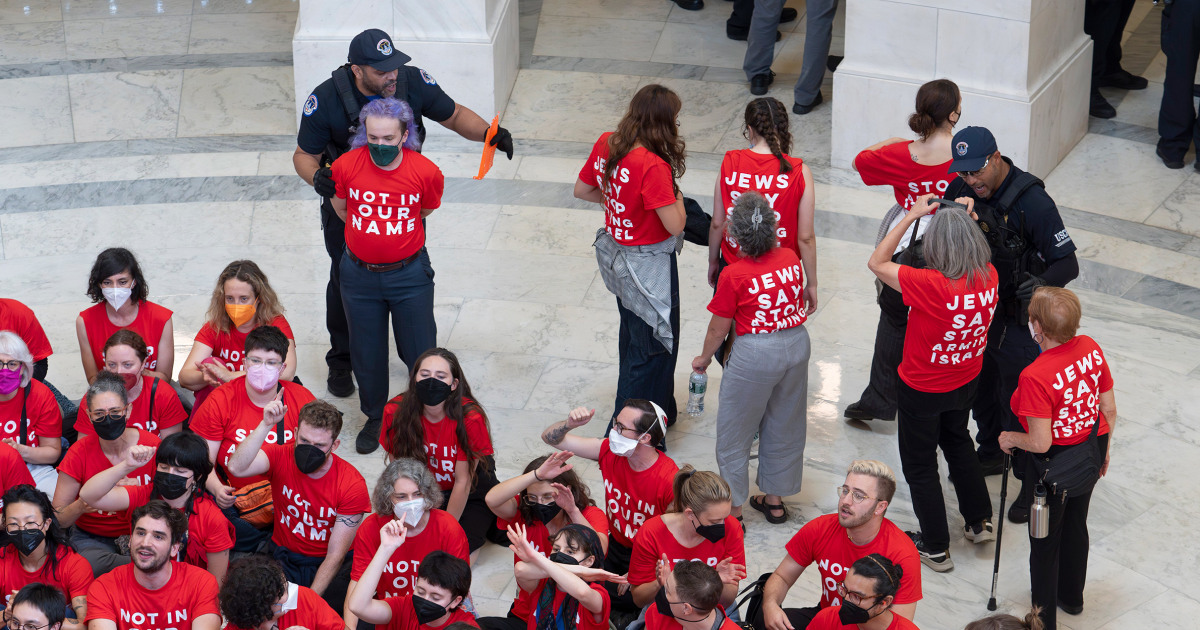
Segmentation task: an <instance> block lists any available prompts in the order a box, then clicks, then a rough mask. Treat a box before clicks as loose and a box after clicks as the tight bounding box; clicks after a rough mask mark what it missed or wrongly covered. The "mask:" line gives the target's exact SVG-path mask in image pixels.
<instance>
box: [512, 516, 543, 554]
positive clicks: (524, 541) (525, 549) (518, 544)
mask: <svg viewBox="0 0 1200 630" xmlns="http://www.w3.org/2000/svg"><path fill="white" fill-rule="evenodd" d="M525 533H526V530H525V527H524V526H522V525H521V524H520V523H509V525H508V542H510V543H512V544H511V545H509V546H508V548H509V549H512V552H513V553H514V554H516V556H517V559H518V560H520V561H521V562H533V560H534V559H535V558H536V557H538V556H541V555H542V554H540V553H538V550H537V549H534V548H533V545H531V544H530V543H529V539H528V538H526V536H525Z"/></svg>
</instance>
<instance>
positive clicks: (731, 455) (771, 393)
mask: <svg viewBox="0 0 1200 630" xmlns="http://www.w3.org/2000/svg"><path fill="white" fill-rule="evenodd" d="M810 352H811V348H810V346H809V340H808V331H807V330H805V328H804V326H796V327H794V328H788V329H787V330H780V331H776V332H773V333H767V334H760V335H740V336H738V337H737V338H736V339H735V340H734V342H733V353H732V354H730V356H729V361H727V362H726V364H725V372H724V374H723V375H722V377H721V395H720V399H719V400H720V408H719V409H718V411H717V466H718V468H720V471H721V477H723V478H724V479H725V481H727V482H729V486H730V488H731V489H732V492H733V504H734V505H744V504H745V503H746V500H747V499H748V498H749V497H750V477H749V466H750V447H751V446H752V445H753V444H754V433H755V432H758V434H759V440H758V476H757V478H756V480H755V481H756V483H757V484H758V487H759V489H760V490H762V491H763V492H765V493H767V494H777V495H779V496H789V495H793V494H796V493H797V492H800V480H801V476H802V475H803V473H804V440H805V434H806V433H807V428H808V357H809V354H810Z"/></svg>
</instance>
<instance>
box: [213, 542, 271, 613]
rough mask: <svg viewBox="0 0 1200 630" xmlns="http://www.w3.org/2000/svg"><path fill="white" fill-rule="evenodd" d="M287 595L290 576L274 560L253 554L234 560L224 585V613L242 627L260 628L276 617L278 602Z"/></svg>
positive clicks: (220, 597)
mask: <svg viewBox="0 0 1200 630" xmlns="http://www.w3.org/2000/svg"><path fill="white" fill-rule="evenodd" d="M286 594H287V577H285V576H284V574H283V569H282V568H281V567H280V566H279V563H278V562H275V560H274V559H272V558H270V557H267V556H263V555H252V556H246V557H244V558H241V559H240V560H236V561H234V563H233V564H232V565H230V567H229V573H228V574H226V575H225V582H224V583H222V584H221V591H220V593H219V594H218V595H217V601H218V603H220V605H221V614H223V615H225V618H226V619H228V620H229V624H230V625H232V626H236V627H238V628H257V627H258V626H260V625H262V624H263V623H265V622H266V621H267V620H269V619H274V618H275V610H274V608H273V607H274V605H275V602H277V601H279V600H280V599H281V598H283V596H284V595H286Z"/></svg>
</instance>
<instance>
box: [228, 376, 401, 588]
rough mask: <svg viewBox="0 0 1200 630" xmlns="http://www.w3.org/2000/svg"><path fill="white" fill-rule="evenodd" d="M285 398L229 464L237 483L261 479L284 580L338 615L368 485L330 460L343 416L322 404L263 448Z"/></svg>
mask: <svg viewBox="0 0 1200 630" xmlns="http://www.w3.org/2000/svg"><path fill="white" fill-rule="evenodd" d="M252 358H253V355H251V359H252ZM228 386H229V385H226V387H228ZM284 397H285V391H284V390H280V391H279V393H278V394H277V395H276V396H275V399H274V400H272V401H271V402H270V403H268V404H267V407H266V409H264V410H263V417H262V421H261V422H260V423H259V424H258V427H257V428H255V429H254V432H252V433H251V434H250V435H248V436H246V439H245V441H243V442H242V443H241V444H240V445H239V446H238V447H237V450H236V451H234V453H233V456H232V457H230V458H229V462H228V464H227V465H228V466H229V471H230V472H232V473H233V474H234V475H238V476H240V477H245V476H249V475H266V477H267V479H268V480H269V481H270V482H271V501H272V503H273V504H274V506H275V527H274V528H273V529H274V532H273V533H272V534H271V555H272V556H274V558H275V559H276V560H277V561H279V564H281V565H283V573H284V575H286V576H287V578H288V580H289V581H291V582H295V583H296V584H300V585H301V586H307V587H309V588H311V589H312V590H314V591H316V593H317V594H318V595H320V596H321V597H323V598H324V599H325V602H326V603H328V604H329V607H330V608H332V609H334V610H341V609H342V605H343V604H344V603H345V599H346V587H347V586H348V585H349V584H350V566H351V560H352V559H353V554H352V553H351V552H350V546H351V545H352V544H353V543H354V532H355V530H357V529H358V526H359V524H360V523H362V520H363V516H365V515H366V513H367V512H370V511H371V502H370V500H369V499H368V498H367V482H366V481H364V480H363V476H362V474H361V473H359V472H358V470H357V469H355V468H354V466H353V465H351V464H350V463H349V462H347V461H346V460H344V459H342V458H341V457H338V456H337V455H334V454H333V452H334V451H336V450H337V448H338V446H339V445H341V443H342V441H341V440H339V439H338V437H337V436H338V434H339V433H341V431H342V412H340V411H338V410H337V408H336V407H334V406H333V405H331V404H329V403H327V402H325V401H323V400H314V401H312V402H310V403H308V404H306V405H304V407H303V408H301V409H300V414H299V424H298V425H297V427H296V441H295V442H294V443H292V444H264V442H266V439H267V434H268V433H270V432H272V431H275V430H276V427H277V426H279V424H280V423H281V422H283V419H284V417H286V416H287V413H288V408H287V406H286V405H285V404H284V402H283V401H284ZM212 402H213V400H212V399H210V400H209V403H212ZM205 406H206V407H208V406H209V405H205ZM376 578H377V579H378V576H376ZM371 588H374V585H372V587H371Z"/></svg>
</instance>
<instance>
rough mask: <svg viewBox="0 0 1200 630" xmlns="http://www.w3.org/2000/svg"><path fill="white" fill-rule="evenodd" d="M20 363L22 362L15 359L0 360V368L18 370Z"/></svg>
mask: <svg viewBox="0 0 1200 630" xmlns="http://www.w3.org/2000/svg"><path fill="white" fill-rule="evenodd" d="M21 365H23V364H22V363H21V362H20V361H17V360H16V359H13V360H12V361H0V368H4V369H6V370H13V371H15V370H19V369H21Z"/></svg>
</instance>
